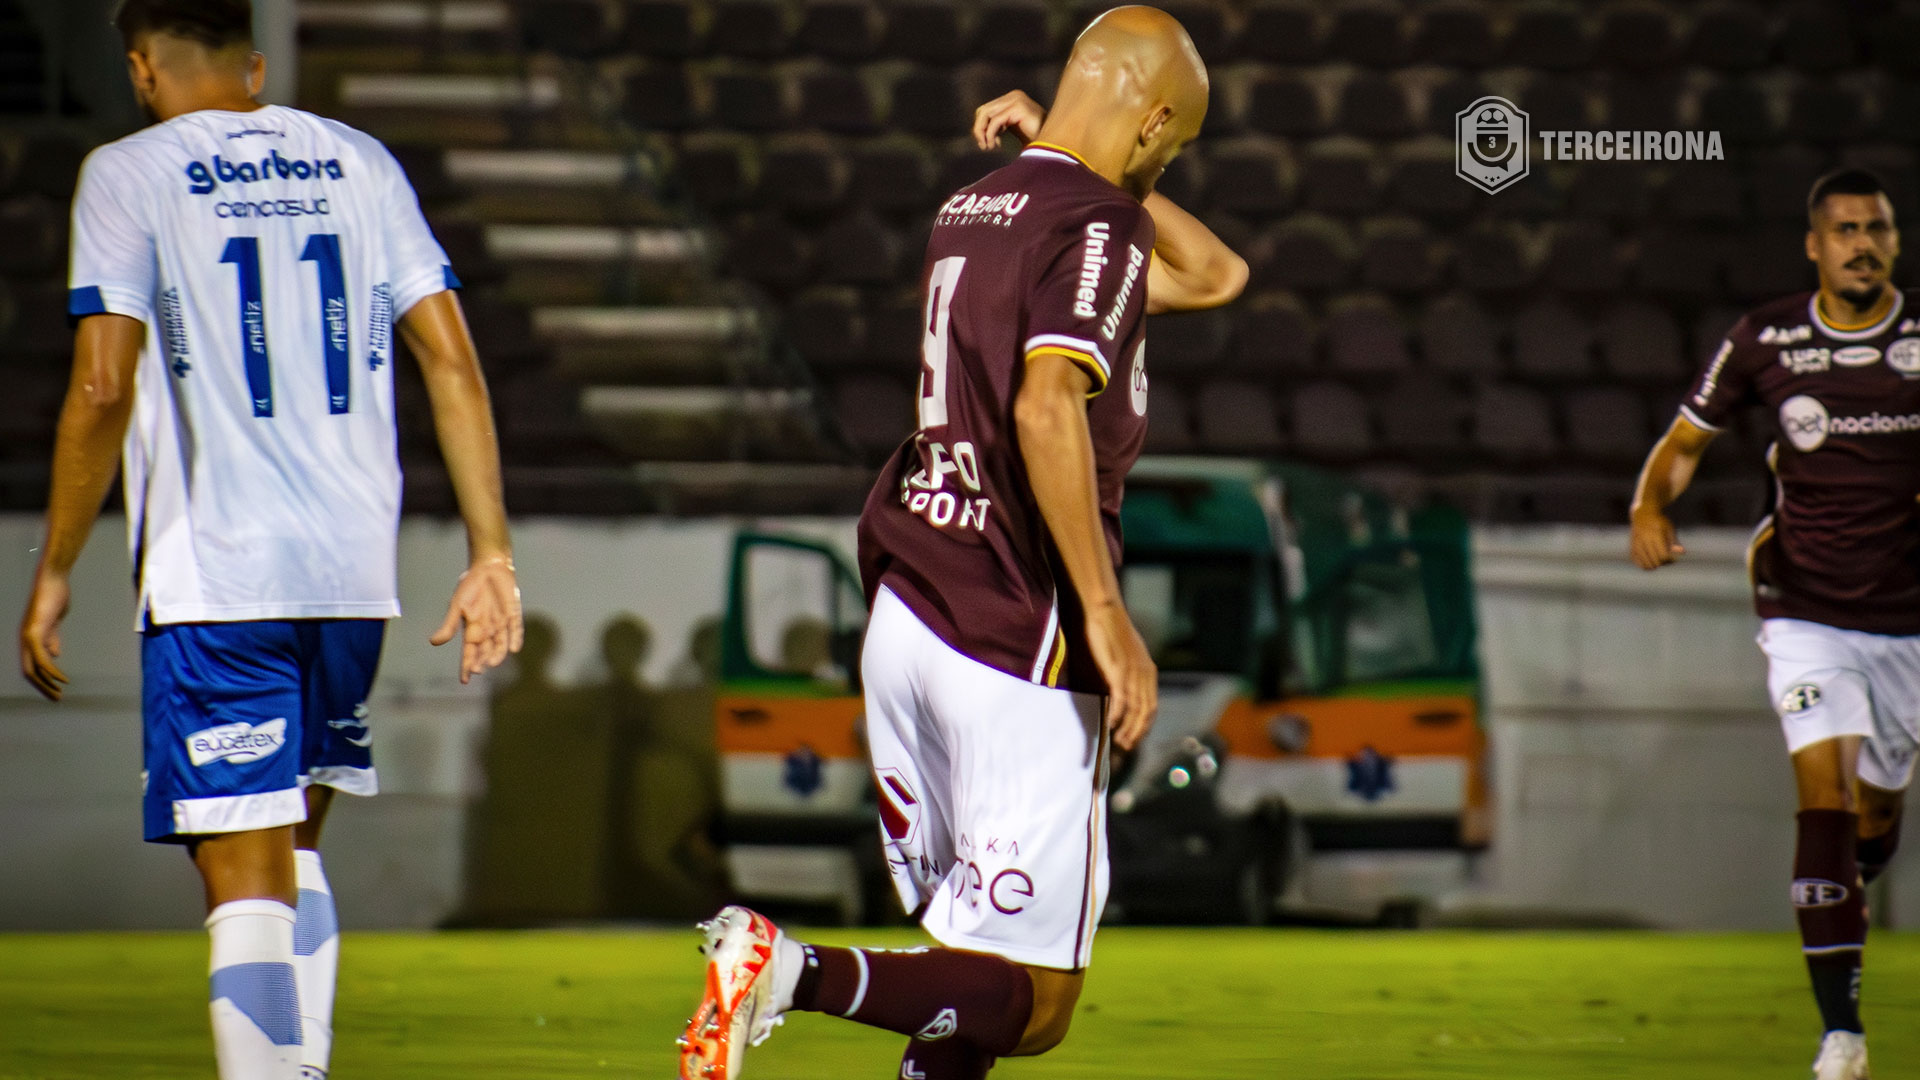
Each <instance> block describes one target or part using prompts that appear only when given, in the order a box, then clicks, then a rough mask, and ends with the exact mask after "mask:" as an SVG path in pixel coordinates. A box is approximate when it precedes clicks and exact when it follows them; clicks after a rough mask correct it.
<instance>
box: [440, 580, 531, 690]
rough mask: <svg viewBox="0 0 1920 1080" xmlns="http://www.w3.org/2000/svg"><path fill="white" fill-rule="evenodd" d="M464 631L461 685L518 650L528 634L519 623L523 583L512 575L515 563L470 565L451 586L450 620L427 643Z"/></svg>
mask: <svg viewBox="0 0 1920 1080" xmlns="http://www.w3.org/2000/svg"><path fill="white" fill-rule="evenodd" d="M463 627H464V629H465V638H464V640H462V641H461V643H460V682H461V684H462V685H465V684H466V682H467V681H468V680H469V679H472V678H473V677H474V676H475V675H478V674H480V673H481V672H483V671H486V670H487V669H488V668H496V667H499V666H500V665H501V664H502V663H504V662H505V661H506V659H507V654H508V653H517V652H519V651H520V643H521V641H522V640H523V638H524V637H525V634H526V630H525V627H524V626H523V625H522V623H521V621H520V582H519V579H518V578H517V577H516V576H515V575H514V572H513V560H512V559H509V558H504V557H500V556H495V557H492V558H487V559H481V560H479V561H477V562H475V563H474V564H473V565H472V566H469V567H467V572H466V573H464V574H461V575H460V583H459V584H458V585H455V586H454V588H453V602H452V603H451V604H448V605H447V619H446V621H445V622H443V623H441V624H440V629H438V630H435V631H434V632H433V636H432V637H430V638H428V639H427V640H428V641H430V642H432V643H433V644H435V645H445V644H446V643H447V642H449V641H452V640H453V636H454V635H455V634H457V633H460V632H461V630H462V628H463Z"/></svg>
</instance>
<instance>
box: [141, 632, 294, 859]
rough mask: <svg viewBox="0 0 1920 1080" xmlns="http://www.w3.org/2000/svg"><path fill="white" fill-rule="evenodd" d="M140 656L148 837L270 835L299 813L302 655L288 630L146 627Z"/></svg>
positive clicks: (180, 837) (169, 838)
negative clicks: (267, 832)
mask: <svg viewBox="0 0 1920 1080" xmlns="http://www.w3.org/2000/svg"><path fill="white" fill-rule="evenodd" d="M140 659H141V682H142V702H141V712H142V721H143V724H142V726H143V728H144V732H145V764H146V796H145V818H146V835H147V839H149V840H171V841H185V840H188V839H189V838H191V837H194V836H199V835H208V834H223V833H237V832H246V831H251V830H258V829H271V828H276V827H279V826H284V825H291V824H293V823H295V822H298V821H300V820H302V819H303V818H304V817H305V816H306V806H305V803H304V800H303V799H302V798H301V794H300V772H301V770H300V750H299V747H300V740H301V731H300V682H301V671H300V656H299V650H298V647H297V643H296V642H295V640H294V634H293V631H292V629H291V628H290V626H289V624H287V623H284V622H235V623H183V624H176V625H170V626H154V627H149V628H148V630H147V631H146V633H145V634H144V635H143V637H142V639H141V655H140Z"/></svg>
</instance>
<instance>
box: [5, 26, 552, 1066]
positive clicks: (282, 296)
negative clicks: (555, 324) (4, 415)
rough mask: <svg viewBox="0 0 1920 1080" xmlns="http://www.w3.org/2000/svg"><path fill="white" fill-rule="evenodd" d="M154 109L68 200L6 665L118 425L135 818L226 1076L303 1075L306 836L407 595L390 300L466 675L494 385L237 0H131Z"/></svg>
mask: <svg viewBox="0 0 1920 1080" xmlns="http://www.w3.org/2000/svg"><path fill="white" fill-rule="evenodd" d="M115 22H116V24H117V25H118V27H119V28H120V31H121V33H122V34H123V35H124V37H125V39H126V44H127V55H128V63H129V67H130V71H131V75H132V78H133V84H134V90H135V94H136V96H137V97H138V98H139V100H140V102H141V104H142V106H143V107H144V108H145V109H146V111H147V112H148V113H149V114H150V115H151V116H152V117H153V119H154V120H155V121H156V123H155V124H154V125H153V126H152V127H149V128H147V129H145V130H143V131H140V132H138V133H136V134H133V135H130V136H128V137H126V138H124V139H121V140H119V141H118V142H114V143H110V144H108V145H106V146H103V147H101V148H99V149H98V150H96V151H94V152H93V154H92V155H91V156H90V157H89V158H88V159H87V162H86V165H85V167H84V168H83V170H82V172H81V177H80V184H79V188H78V191H77V193H76V194H75V196H74V206H73V264H72V271H71V292H70V295H69V305H68V306H69V312H70V313H71V314H72V315H73V316H74V317H75V318H76V319H77V321H78V323H77V330H76V332H75V341H74V363H73V377H72V383H71V385H70V387H69V389H68V392H67V400H66V405H65V407H64V409H63V411H62V413H61V416H60V425H59V434H58V436H57V438H56V442H55V447H54V463H53V483H52V495H51V499H50V503H49V506H48V511H47V537H46V542H45V545H44V546H43V548H42V550H41V561H40V565H39V569H38V571H37V572H36V575H35V578H34V584H33V594H32V597H31V599H30V600H29V601H28V604H27V611H26V615H25V617H24V619H23V620H22V623H21V627H20V651H21V666H22V668H23V670H24V672H25V674H26V677H27V679H28V681H30V682H31V683H32V684H33V685H34V686H35V687H36V688H37V689H38V690H40V692H41V693H43V694H45V695H46V696H47V697H49V698H52V699H54V700H56V701H57V700H59V698H60V696H61V693H62V690H63V687H64V684H65V683H66V676H65V675H64V674H62V672H61V671H60V668H59V666H58V664H57V662H56V658H57V657H58V656H59V655H60V635H59V626H60V620H61V617H62V616H63V615H64V614H65V612H66V609H67V601H68V596H69V583H68V575H69V574H70V572H71V571H72V568H73V564H74V561H75V560H76V559H77V558H78V557H79V554H80V549H81V547H82V546H83V545H84V544H85V542H86V539H87V534H88V533H89V532H90V531H91V529H92V526H93V523H94V520H95V518H96V516H97V515H98V513H99V509H100V504H101V501H102V500H103V499H104V498H105V496H106V492H107V489H108V486H109V485H110V484H111V483H112V481H113V477H114V471H115V465H116V461H115V458H116V457H119V456H121V455H122V454H123V453H124V462H123V468H124V477H125V480H124V487H125V490H126V498H127V515H128V532H129V534H130V536H129V538H130V542H131V545H132V549H133V557H134V561H135V566H136V571H137V574H138V586H139V614H138V617H137V625H138V628H139V629H140V630H141V631H142V633H143V640H142V645H141V667H142V682H143V685H144V703H143V714H144V725H145V764H146V773H145V818H146V836H147V839H148V840H151V841H157V842H166V843H179V844H183V845H185V846H186V849H187V851H188V853H189V854H190V855H191V856H192V858H193V862H194V865H195V866H196V867H197V868H198V869H199V871H200V874H201V877H202V879H203V880H204V882H205V885H206V898H207V909H208V916H207V921H206V925H207V929H208V931H209V933H210V935H211V937H212V960H211V963H210V965H209V971H210V974H211V977H210V979H209V990H208V995H209V1000H210V1003H211V1004H210V1010H211V1015H212V1023H213V1034H214V1047H215V1053H216V1057H217V1059H218V1062H219V1074H220V1076H221V1077H222V1080H293V1078H295V1077H304V1078H309V1080H317V1078H321V1077H324V1076H325V1075H326V1072H327V1067H328V1055H329V1051H330V1049H331V1043H332V1032H331V1028H330V1025H331V1017H332V1005H333V986H334V970H335V963H336V958H337V955H338V954H337V935H336V932H335V931H336V924H335V919H334V909H333V902H332V896H331V892H330V890H329V889H328V887H327V883H326V877H325V874H324V872H323V870H322V868H321V863H320V857H319V855H318V853H317V850H316V848H317V845H318V841H319V837H320V826H321V822H322V820H323V819H324V818H325V816H326V812H327V808H328V806H329V804H330V802H331V799H332V795H333V792H335V791H347V792H351V793H354V794H361V795H371V794H373V792H374V789H375V776H374V771H373V763H372V759H371V757H370V755H369V749H368V748H369V746H370V744H371V742H372V738H371V734H370V732H369V729H368V722H369V718H368V716H367V712H366V708H365V702H366V699H367V694H368V690H369V688H370V687H371V685H372V682H373V674H374V668H375V665H376V664H377V662H378V660H379V653H380V644H381V639H382V636H383V634H384V631H385V626H386V624H385V620H386V619H389V618H392V617H393V616H396V615H398V614H399V606H398V602H397V598H396V588H395V563H394V550H395V544H396V535H397V528H398V518H399V509H400V471H399V464H398V458H397V454H396V448H395V443H396V436H395V427H394V400H393V372H392V367H391V362H392V360H393V356H394V348H393V346H394V330H395V328H396V325H397V328H398V330H399V333H400V335H401V336H402V337H404V338H405V339H406V342H407V345H408V347H409V349H410V350H411V351H412V353H413V355H414V356H415V357H417V358H418V360H419V362H420V365H421V369H422V372H423V374H424V376H425V380H426V386H427V391H428V394H429V396H430V398H431V400H432V405H433V414H434V422H435V425H436V427H437V429H438V431H439V436H440V445H441V449H442V451H443V452H444V455H445V458H446V462H447V469H448V472H449V473H450V474H451V477H452V479H453V484H454V487H455V490H456V492H457V494H458V498H459V503H460V511H461V515H462V517H463V518H464V519H465V521H466V525H467V539H468V547H469V553H470V558H471V564H470V565H469V567H468V569H467V571H466V573H465V574H463V575H462V576H461V579H460V581H459V584H458V585H457V586H456V587H455V590H454V596H453V602H452V604H451V606H450V608H449V610H448V612H447V617H446V619H445V621H444V622H443V623H442V624H441V626H440V627H439V628H438V629H437V630H435V631H434V633H433V635H432V639H431V640H432V641H433V642H434V643H435V644H441V643H444V642H447V641H450V640H452V639H453V638H454V636H455V635H456V634H459V633H461V632H462V629H463V628H464V633H465V641H464V643H463V646H462V651H461V657H460V678H461V681H462V682H465V681H467V679H468V678H470V677H471V676H472V675H473V674H475V673H476V672H480V671H483V670H485V669H487V668H490V667H492V666H494V665H496V664H498V663H500V662H501V661H502V660H504V659H505V658H506V655H507V654H508V653H509V652H510V651H513V650H515V649H517V648H518V647H519V644H520V633H521V624H520V601H519V590H518V587H517V585H516V583H515V577H514V569H513V562H512V551H511V547H510V545H509V540H508V536H507V525H506V512H505V508H504V506H503V503H502V499H501V493H500V462H499V451H498V448H497V446H496V443H495V439H494V433H493V422H492V416H491V410H490V406H489V403H488V400H487V391H486V383H485V381H484V379H483V378H482V376H481V373H480V368H479V364H478V361H477V360H476V358H475V356H474V349H473V342H472V341H471V339H470V338H469V337H468V334H467V330H466V325H465V322H464V320H463V318H462V315H461V311H460V305H459V302H458V301H457V300H456V299H455V297H454V294H453V292H452V291H450V290H451V289H452V288H453V287H455V286H456V285H457V284H458V282H457V281H456V280H455V278H454V276H453V272H452V270H451V269H450V268H449V267H448V266H447V259H446V255H445V253H444V252H443V251H442V250H441V248H440V246H439V244H438V243H436V242H435V241H434V238H433V234H432V233H431V232H430V231H429V230H428V228H427V225H426V222H425V220H424V219H423V218H422V217H421V213H420V207H419V203H418V201H417V200H416V199H415V197H414V195H413V191H412V189H411V187H409V185H408V183H407V180H406V177H405V176H404V175H403V174H402V172H401V170H400V168H399V166H398V165H397V164H396V163H395V161H394V159H393V157H392V155H391V154H389V153H388V152H387V150H386V149H385V148H384V147H382V146H381V145H380V143H379V142H378V141H376V140H375V139H373V138H371V137H369V136H367V135H364V134H362V133H361V132H358V131H355V130H353V129H352V128H349V127H346V126H344V125H341V124H337V123H334V122H332V121H328V120H323V119H321V118H320V117H317V116H313V115H311V114H308V113H304V112H300V111H298V110H296V109H290V108H284V107H281V106H262V105H260V104H258V103H257V102H255V101H254V100H253V94H254V93H255V92H257V90H258V88H259V86H260V83H261V76H262V75H263V73H264V61H263V60H262V58H261V57H260V56H259V54H257V53H255V52H254V51H253V44H252V39H251V31H250V27H251V24H252V11H251V8H250V5H249V4H248V3H247V0H126V2H125V3H123V4H122V6H121V7H120V9H119V11H118V13H117V14H116V16H115Z"/></svg>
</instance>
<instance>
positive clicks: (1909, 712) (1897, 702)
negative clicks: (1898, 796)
mask: <svg viewBox="0 0 1920 1080" xmlns="http://www.w3.org/2000/svg"><path fill="white" fill-rule="evenodd" d="M1874 653H1875V655H1874V657H1873V662H1872V664H1870V665H1869V667H1868V670H1867V678H1868V682H1869V688H1870V690H1871V692H1872V695H1873V734H1872V736H1871V737H1869V738H1868V739H1867V741H1866V745H1865V746H1863V747H1862V748H1861V751H1860V779H1861V780H1862V781H1864V782H1865V783H1867V784H1869V785H1871V786H1873V787H1876V788H1879V789H1882V790H1883V791H1890V792H1901V791H1905V790H1906V789H1907V787H1908V786H1909V785H1910V784H1911V783H1912V782H1913V773H1914V761H1915V757H1916V755H1917V754H1920V637H1884V638H1880V639H1878V640H1876V641H1875V642H1874Z"/></svg>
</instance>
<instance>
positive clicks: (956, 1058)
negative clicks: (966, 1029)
mask: <svg viewBox="0 0 1920 1080" xmlns="http://www.w3.org/2000/svg"><path fill="white" fill-rule="evenodd" d="M996 1060H997V1059H996V1058H995V1057H994V1056H993V1055H992V1054H989V1053H987V1052H986V1051H985V1050H982V1049H980V1048H979V1047H977V1046H975V1045H973V1044H972V1043H970V1042H962V1041H961V1040H959V1039H938V1040H929V1039H915V1040H913V1041H912V1042H910V1043H908V1044H907V1052H906V1053H905V1054H902V1055H901V1056H900V1077H901V1080H983V1078H984V1077H985V1076H986V1075H987V1073H988V1072H990V1071H992V1069H993V1063H994V1061H996Z"/></svg>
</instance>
